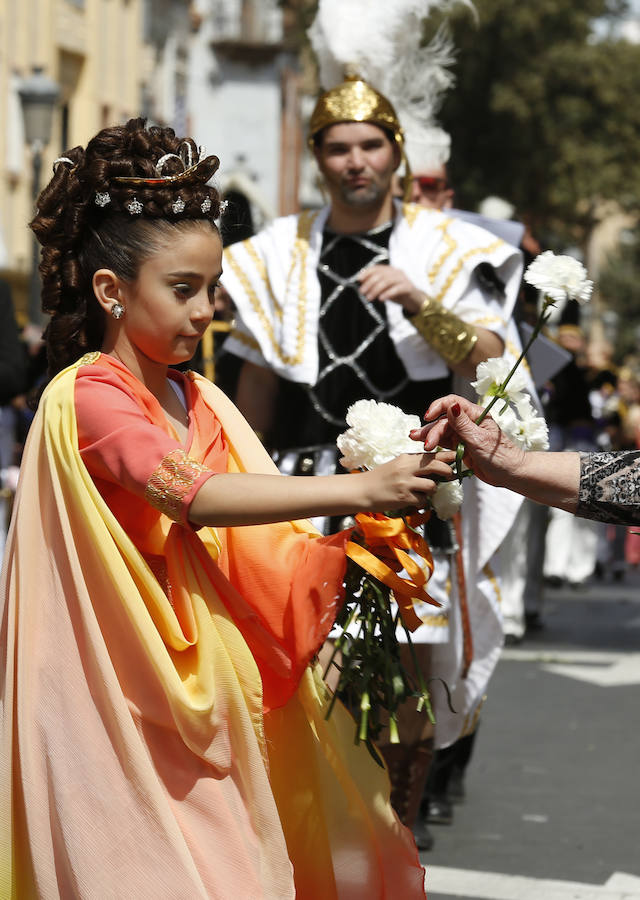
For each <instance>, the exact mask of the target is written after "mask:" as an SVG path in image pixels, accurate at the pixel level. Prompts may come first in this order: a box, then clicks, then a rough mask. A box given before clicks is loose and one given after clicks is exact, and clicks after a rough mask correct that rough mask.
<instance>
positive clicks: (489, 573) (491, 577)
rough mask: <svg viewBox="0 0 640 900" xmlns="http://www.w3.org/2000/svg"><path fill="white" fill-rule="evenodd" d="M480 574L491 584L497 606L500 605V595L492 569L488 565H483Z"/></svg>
mask: <svg viewBox="0 0 640 900" xmlns="http://www.w3.org/2000/svg"><path fill="white" fill-rule="evenodd" d="M482 574H483V575H486V576H487V578H488V579H489V581H490V582H491V587H492V588H493V589H494V591H495V592H496V600H497V601H498V606H501V605H502V594H501V593H500V585H499V584H498V579H497V578H496V576H495V574H494V571H493V569H492V568H491V566H490V565H489V563H485V564H484V566H483V567H482Z"/></svg>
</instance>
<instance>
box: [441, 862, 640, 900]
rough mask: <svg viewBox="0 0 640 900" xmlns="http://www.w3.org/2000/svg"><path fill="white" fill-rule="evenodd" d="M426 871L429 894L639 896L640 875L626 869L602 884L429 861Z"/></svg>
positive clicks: (630, 899)
mask: <svg viewBox="0 0 640 900" xmlns="http://www.w3.org/2000/svg"><path fill="white" fill-rule="evenodd" d="M426 873H427V874H426V879H425V885H426V889H427V895H429V896H430V895H432V894H442V895H444V896H446V897H458V898H463V900H542V898H544V900H640V878H638V877H636V876H635V875H628V874H627V873H625V872H614V873H613V875H612V876H611V877H610V878H609V879H608V881H607V883H606V884H603V885H597V884H581V883H579V882H577V881H556V880H552V879H547V878H527V877H525V876H523V875H500V874H498V873H497V872H478V871H473V870H467V869H449V868H446V867H445V866H430V865H427V867H426Z"/></svg>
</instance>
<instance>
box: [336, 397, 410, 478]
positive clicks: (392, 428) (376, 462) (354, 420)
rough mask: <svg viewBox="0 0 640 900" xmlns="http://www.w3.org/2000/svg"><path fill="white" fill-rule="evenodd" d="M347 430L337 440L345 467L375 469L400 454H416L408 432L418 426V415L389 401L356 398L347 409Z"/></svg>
mask: <svg viewBox="0 0 640 900" xmlns="http://www.w3.org/2000/svg"><path fill="white" fill-rule="evenodd" d="M347 425H349V426H350V427H349V428H348V429H347V431H345V432H343V433H342V434H341V435H339V436H338V438H337V440H336V443H337V445H338V449H339V450H340V452H341V453H342V455H343V457H344V460H343V465H344V466H345V468H347V469H374V468H375V467H376V466H380V465H382V463H386V462H389V460H391V459H394V458H395V457H396V456H400V454H401V453H415V452H416V450H417V445H416V442H415V441H412V440H411V438H410V437H409V432H410V431H411V430H412V429H414V428H420V425H421V422H420V419H419V418H418V416H408V415H406V413H404V412H403V411H402V410H401V409H399V408H398V407H397V406H392V405H391V404H390V403H377V402H376V401H375V400H358V401H357V403H354V404H353V405H352V406H350V407H349V409H348V411H347Z"/></svg>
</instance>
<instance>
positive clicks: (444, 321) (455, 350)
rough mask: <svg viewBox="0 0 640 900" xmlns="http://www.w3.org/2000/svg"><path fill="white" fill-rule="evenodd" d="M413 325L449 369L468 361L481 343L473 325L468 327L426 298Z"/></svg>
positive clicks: (412, 322) (413, 319) (412, 321)
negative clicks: (474, 349) (465, 360)
mask: <svg viewBox="0 0 640 900" xmlns="http://www.w3.org/2000/svg"><path fill="white" fill-rule="evenodd" d="M410 322H411V324H412V325H413V327H414V328H415V329H416V331H418V332H419V333H420V334H421V335H422V337H423V338H424V339H425V341H426V342H427V343H428V344H430V345H431V346H432V347H433V349H434V350H435V351H436V352H437V353H439V354H440V356H441V357H442V358H443V359H444V361H445V362H446V363H447V364H448V365H450V366H451V365H456V363H460V362H462V361H463V360H464V359H466V358H467V356H469V354H470V353H471V351H472V350H473V347H474V345H475V344H476V342H477V340H478V335H477V333H476V330H475V328H474V327H473V325H467V323H466V322H463V321H462V319H460V318H458V316H456V315H455V314H454V313H452V312H450V311H449V310H448V309H445V308H444V306H442V304H441V303H438V301H437V300H433V299H432V298H431V297H427V298H426V299H425V301H424V303H423V304H422V306H421V307H420V311H419V312H417V313H416V314H415V316H412V317H411V319H410Z"/></svg>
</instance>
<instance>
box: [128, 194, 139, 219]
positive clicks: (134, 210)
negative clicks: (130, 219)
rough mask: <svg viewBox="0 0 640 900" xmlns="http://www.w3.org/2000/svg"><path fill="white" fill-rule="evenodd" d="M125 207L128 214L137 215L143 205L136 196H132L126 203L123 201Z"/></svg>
mask: <svg viewBox="0 0 640 900" xmlns="http://www.w3.org/2000/svg"><path fill="white" fill-rule="evenodd" d="M125 209H127V210H128V211H129V213H130V215H132V216H139V215H140V213H141V212H142V209H143V207H142V203H140V201H139V200H138V198H137V197H134V198H133V200H129V202H128V203H125Z"/></svg>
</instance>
